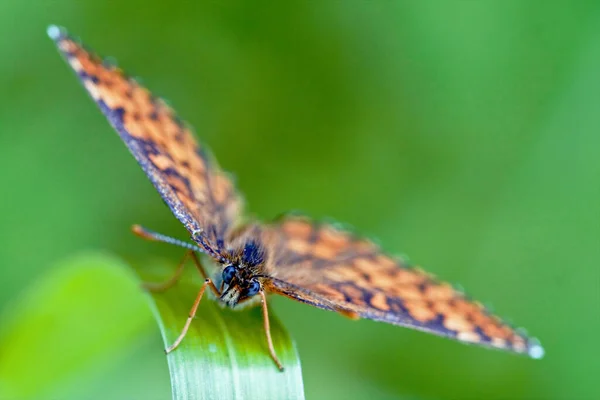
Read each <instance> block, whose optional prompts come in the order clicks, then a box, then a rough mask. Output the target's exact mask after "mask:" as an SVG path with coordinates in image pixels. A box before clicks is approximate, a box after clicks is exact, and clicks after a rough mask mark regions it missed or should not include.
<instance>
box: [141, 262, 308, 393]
mask: <svg viewBox="0 0 600 400" xmlns="http://www.w3.org/2000/svg"><path fill="white" fill-rule="evenodd" d="M190 264H191V262H190ZM135 270H136V272H138V273H139V275H140V279H142V280H144V281H154V282H156V281H161V280H162V281H164V280H165V279H167V278H169V277H170V275H172V274H173V272H174V271H175V263H173V262H168V263H156V262H153V263H150V264H145V265H143V266H139V267H136V268H135ZM201 282H202V280H201V279H200V277H199V274H198V272H197V271H196V269H195V268H193V267H192V266H191V265H190V266H189V268H187V271H186V273H185V274H184V275H183V276H182V278H181V279H180V280H179V281H178V283H177V284H176V285H175V286H174V287H172V288H170V289H168V290H167V291H164V292H151V293H150V295H151V298H152V300H153V305H154V307H153V308H154V314H155V316H156V319H157V321H158V323H159V326H160V330H161V333H162V336H163V340H164V343H165V347H167V346H168V345H170V344H172V343H173V342H174V341H175V339H176V338H177V336H178V335H179V333H180V332H181V329H182V328H183V325H184V323H185V320H186V318H187V316H188V314H189V311H190V308H191V306H192V304H193V302H194V299H195V297H196V294H197V292H198V290H199V289H200V286H201ZM209 292H210V291H209V290H206V292H205V295H204V296H205V297H204V298H203V299H202V301H201V303H200V306H199V307H198V312H197V314H196V318H195V319H194V320H193V322H192V324H191V326H190V329H189V331H188V333H187V335H186V337H185V338H184V339H183V341H182V343H181V344H180V345H179V347H178V348H177V349H175V350H174V351H172V352H171V353H170V354H169V355H168V356H167V360H168V362H169V370H170V373H171V383H172V390H173V398H175V399H197V398H201V399H258V398H261V399H262V398H265V399H303V398H304V389H303V384H302V374H301V368H300V361H299V358H298V354H297V351H296V348H295V346H294V343H293V342H292V340H291V339H290V337H289V336H288V335H287V333H286V332H285V330H284V329H283V327H282V325H281V323H280V322H279V320H278V319H277V318H276V317H275V316H274V315H273V313H272V311H271V312H270V322H271V335H272V337H273V343H274V345H275V351H276V352H277V355H278V356H279V358H280V360H281V362H282V363H283V365H284V368H285V371H284V372H280V371H279V370H278V369H277V367H276V366H275V363H274V362H273V360H272V359H271V357H270V355H269V351H268V347H267V342H266V338H265V331H264V326H263V318H262V312H261V309H260V307H254V308H251V309H244V310H241V311H232V310H229V309H225V308H221V307H219V306H218V305H217V303H216V302H215V301H214V300H213V299H210V297H212V295H211V294H209Z"/></svg>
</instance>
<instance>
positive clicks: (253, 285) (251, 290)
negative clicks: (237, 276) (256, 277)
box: [246, 281, 260, 297]
mask: <svg viewBox="0 0 600 400" xmlns="http://www.w3.org/2000/svg"><path fill="white" fill-rule="evenodd" d="M259 290H260V283H258V282H256V281H251V282H250V286H248V291H247V293H246V295H247V296H248V297H250V296H254V295H255V294H256V293H258V291H259Z"/></svg>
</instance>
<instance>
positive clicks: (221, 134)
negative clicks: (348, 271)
mask: <svg viewBox="0 0 600 400" xmlns="http://www.w3.org/2000/svg"><path fill="white" fill-rule="evenodd" d="M50 23H55V24H59V25H64V26H66V27H67V28H68V29H69V30H70V31H71V32H72V33H73V34H75V35H77V36H80V37H81V38H82V39H83V40H84V41H85V42H86V44H88V45H89V46H91V47H92V48H94V49H95V50H96V51H98V52H99V53H100V54H102V55H104V56H114V57H115V58H117V59H118V61H119V65H120V66H122V67H123V68H124V69H125V70H127V71H128V72H129V73H130V74H132V75H139V76H141V77H143V80H144V82H145V84H146V85H147V86H149V87H150V88H151V89H152V90H153V91H154V92H155V93H157V94H158V95H161V96H164V97H165V98H166V99H167V100H168V101H170V102H171V104H173V105H174V106H175V107H176V108H177V110H178V111H179V113H180V115H181V116H182V117H183V118H184V119H186V120H187V121H189V122H190V123H191V124H192V125H193V126H195V128H196V132H197V134H198V136H199V137H200V138H201V140H202V141H203V142H204V143H207V144H208V145H209V146H210V147H211V148H212V150H213V152H214V153H215V155H216V156H217V158H218V159H219V161H220V163H221V165H222V166H223V167H224V168H225V169H227V170H229V171H231V172H232V173H234V174H235V175H236V177H237V182H238V186H239V188H240V190H241V191H242V192H243V193H244V194H245V196H246V199H247V200H248V204H249V209H250V210H251V212H252V213H255V214H256V215H257V216H259V217H261V218H265V219H268V218H272V217H274V216H275V215H277V214H279V213H281V212H282V211H286V210H290V209H299V210H302V211H304V212H306V213H308V214H310V215H313V216H315V217H317V218H322V217H330V218H333V219H335V220H339V221H342V222H348V223H349V224H351V225H352V226H354V227H355V228H356V229H357V230H358V231H359V232H362V233H364V234H365V235H368V236H372V237H376V238H378V239H379V241H380V242H381V243H382V245H383V247H384V248H385V249H387V250H388V251H389V252H391V253H406V254H408V255H409V256H410V258H411V259H412V260H413V261H414V262H416V263H418V264H420V265H423V266H424V267H425V268H426V269H428V270H429V271H431V272H433V273H435V274H437V275H439V276H440V277H442V278H444V279H447V280H449V281H451V282H458V283H460V284H461V285H462V286H464V287H465V288H466V289H467V292H468V293H469V294H471V295H472V296H473V297H475V298H478V299H481V300H482V301H484V302H491V303H492V304H493V305H494V306H495V307H494V308H495V311H496V312H497V313H498V314H500V315H502V316H506V317H509V318H511V319H512V320H513V321H515V323H516V324H518V325H522V326H524V327H526V328H527V329H528V330H529V331H530V332H531V333H532V334H533V335H535V336H537V337H539V338H540V340H541V341H542V344H543V345H544V347H545V348H546V353H547V354H546V357H545V358H544V359H543V360H541V361H535V360H530V359H527V358H525V357H517V356H513V355H510V354H505V353H501V352H496V351H488V350H484V349H481V348H477V347H470V346H464V345H461V344H458V343H455V342H452V341H448V340H444V339H440V338H437V337H432V336H429V335H426V334H422V333H418V332H413V331H410V330H407V329H400V328H397V327H394V326H388V325H384V324H379V323H375V322H371V321H360V322H353V321H350V320H347V319H344V318H341V317H339V316H337V315H335V314H333V313H328V312H325V311H321V310H317V309H312V308H310V307H307V306H304V305H302V304H296V303H293V302H291V301H289V300H286V299H274V302H273V303H274V305H273V308H274V309H275V312H276V313H277V314H278V316H279V317H280V318H281V319H282V320H283V322H284V324H285V325H286V326H287V328H288V329H289V330H290V332H291V333H292V336H293V337H294V338H295V340H296V341H297V344H298V347H299V351H300V355H301V359H302V363H303V373H304V379H305V388H306V394H307V397H308V398H310V399H337V398H348V399H349V398H355V399H363V398H370V399H380V398H381V399H391V398H404V399H446V398H487V399H508V398H511V399H513V398H514V399H517V398H522V399H532V398H545V399H554V398H556V399H587V398H598V397H599V396H600V390H599V389H598V384H597V378H598V376H599V374H600V357H599V355H600V346H599V345H598V339H597V338H598V330H599V329H600V269H599V262H600V207H599V204H600V179H599V178H600V154H599V150H600V3H598V2H574V3H570V2H542V1H516V0H514V1H512V0H497V1H491V0H489V1H479V2H476V1H446V2H443V1H431V2H418V1H411V2H401V1H395V2H394V1H390V2H375V1H373V2H368V1H350V0H346V1H343V2H342V1H305V0H294V1H286V2H279V3H277V4H275V2H267V1H230V2H219V1H214V0H211V1H198V2H189V3H183V2H182V3H180V4H175V3H169V2H161V1H143V2H141V1H138V2H136V1H119V2H117V1H110V2H101V1H97V2H93V1H89V2H81V1H75V0H70V1H67V0H53V1H41V0H38V1H35V2H34V1H30V2H18V1H16V0H8V1H3V2H1V3H0V72H1V73H0V177H1V181H2V196H0V238H1V241H0V265H1V268H0V312H1V313H2V315H4V316H6V315H8V314H10V313H11V312H13V311H12V310H13V306H14V305H15V304H16V303H18V301H19V299H20V298H22V296H23V293H25V292H26V290H32V289H31V287H35V285H36V282H37V281H39V279H41V277H42V276H44V275H45V274H48V273H49V270H51V268H52V265H56V263H57V262H59V261H60V260H63V259H65V258H67V257H69V256H71V255H72V254H75V253H78V252H80V251H82V250H88V249H103V250H108V251H110V252H112V253H114V254H116V255H119V256H122V257H124V258H126V259H131V260H145V259H146V260H147V259H152V258H166V259H170V260H172V262H173V264H175V263H176V262H177V261H178V260H179V258H180V257H181V255H182V253H181V251H180V250H179V249H176V248H170V247H169V246H165V245H153V244H149V243H147V242H144V241H141V240H139V239H137V238H135V237H133V236H132V235H131V234H130V233H129V226H130V225H131V224H133V223H141V224H143V225H145V226H147V227H149V228H152V229H155V230H158V231H160V232H163V233H166V234H170V235H173V236H176V237H181V238H185V237H186V235H185V232H184V230H183V228H182V227H181V226H180V225H179V223H178V222H177V220H176V219H175V218H174V217H173V216H172V215H171V213H170V212H169V210H168V209H167V208H166V207H165V206H164V205H163V204H162V202H161V200H160V198H159V196H158V194H157V193H156V192H155V190H154V189H153V188H152V186H151V185H150V183H149V182H148V180H147V179H146V178H145V176H144V174H143V172H142V171H141V169H140V168H139V167H138V166H137V165H136V163H135V161H134V160H133V158H132V157H131V156H130V155H129V153H128V151H127V150H126V149H125V147H124V145H123V144H122V143H121V142H120V140H119V138H118V137H117V135H116V134H115V133H114V132H112V130H111V129H110V127H109V125H108V124H107V123H106V121H105V120H104V117H103V116H102V115H101V113H100V112H99V111H98V110H97V109H96V106H95V105H94V104H93V102H92V101H91V100H90V99H89V98H88V96H87V94H86V93H85V92H84V91H83V89H82V88H81V86H80V85H79V83H78V82H77V81H76V78H75V76H74V74H73V73H72V72H71V71H70V70H69V68H68V67H67V65H66V64H65V63H64V61H63V60H62V59H61V58H60V57H59V55H58V53H57V52H56V49H55V48H54V45H53V43H52V42H51V41H50V40H49V39H48V38H47V36H46V33H45V30H46V26H47V25H48V24H50ZM99 285H100V286H102V284H99ZM28 288H29V289H28ZM130 292H131V293H135V292H136V291H135V290H131V291H130ZM101 293H107V292H106V290H105V291H104V292H101ZM87 295H88V297H87V298H86V299H82V297H85V294H81V293H80V294H78V295H77V296H74V298H73V299H72V301H73V304H78V303H79V302H82V301H83V302H85V303H86V304H89V306H90V308H89V310H90V312H89V315H88V314H86V313H81V314H78V315H80V318H76V319H75V320H73V321H71V322H72V324H73V330H72V331H69V332H71V334H72V335H78V334H83V333H85V332H86V331H87V330H86V329H85V327H86V326H88V325H89V324H91V323H92V324H93V322H90V319H92V320H93V319H94V318H95V316H96V315H98V314H100V315H102V318H103V319H104V321H105V323H106V325H105V326H104V327H102V326H101V327H98V331H94V332H95V333H96V334H97V335H98V340H99V341H102V343H103V346H105V348H106V349H110V348H113V351H110V350H106V351H104V350H103V351H100V352H99V353H100V354H101V356H98V357H100V358H101V361H98V362H88V363H87V364H85V365H83V364H82V365H81V368H79V367H77V364H76V361H74V362H75V364H74V365H75V369H76V370H78V371H79V372H78V373H79V377H78V378H77V379H75V380H65V381H60V380H57V381H56V383H55V384H56V387H55V388H54V390H55V392H54V393H61V394H62V396H65V394H66V393H67V394H70V395H72V396H73V397H77V398H86V399H94V398H98V399H100V398H109V397H111V398H165V397H168V396H169V394H170V389H169V380H168V371H167V363H166V360H165V357H164V355H163V352H162V343H161V341H160V336H159V334H158V329H157V328H156V326H155V325H154V324H153V321H152V317H151V314H150V312H149V311H145V308H144V307H140V308H139V309H140V310H141V312H142V314H141V316H140V317H139V319H140V320H141V322H140V324H139V326H140V327H141V328H139V329H138V328H136V329H137V330H135V335H134V336H132V338H131V340H129V341H128V342H127V343H124V341H123V340H121V341H117V342H118V343H117V344H115V345H114V346H111V341H110V340H111V339H110V338H114V337H119V336H120V332H121V330H122V329H125V328H123V327H121V326H115V325H111V324H110V315H111V313H112V312H115V308H119V306H118V305H115V304H111V303H110V302H107V299H106V297H107V296H106V295H104V296H102V295H98V294H97V293H88V294H87ZM138 301H139V299H137V297H136V300H135V301H134V300H132V302H134V303H135V302H138ZM136 304H138V303H136ZM57 312H60V311H57ZM0 321H1V319H0ZM130 331H131V329H130V330H128V331H127V332H130ZM0 332H1V330H0ZM103 332H106V333H103ZM38 334H39V335H44V332H43V331H42V332H39V333H38ZM48 346H49V348H51V347H52V343H49V344H48ZM117 350H118V351H117ZM32 351H33V350H32ZM23 356H24V357H25V359H27V357H30V358H31V359H35V357H36V356H35V354H33V355H27V354H24V355H23ZM0 357H2V349H1V348H0ZM57 357H58V358H60V355H58V356H57ZM75 360H77V358H75ZM59 364H60V363H59ZM55 368H59V367H57V366H56V365H53V364H52V361H50V362H49V363H46V364H44V365H32V366H31V371H32V382H31V384H32V385H35V384H36V378H35V376H36V374H35V370H36V369H41V370H53V369H55ZM0 382H2V377H0ZM61 385H62V386H61Z"/></svg>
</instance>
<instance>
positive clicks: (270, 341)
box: [259, 290, 283, 372]
mask: <svg viewBox="0 0 600 400" xmlns="http://www.w3.org/2000/svg"><path fill="white" fill-rule="evenodd" d="M259 293H260V297H261V303H262V311H263V319H264V325H265V334H266V335H267V345H268V346H269V353H271V358H272V359H273V361H275V364H276V365H277V368H279V370H280V371H282V372H283V365H282V364H281V361H279V358H277V354H276V353H275V348H274V347H273V339H271V326H270V324H269V310H268V307H267V296H266V295H265V292H264V291H262V290H261V291H260V292H259Z"/></svg>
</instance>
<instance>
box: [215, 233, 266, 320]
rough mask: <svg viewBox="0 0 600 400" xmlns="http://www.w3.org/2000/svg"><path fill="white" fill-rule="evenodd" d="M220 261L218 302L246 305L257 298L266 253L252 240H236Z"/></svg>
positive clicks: (263, 271)
mask: <svg viewBox="0 0 600 400" xmlns="http://www.w3.org/2000/svg"><path fill="white" fill-rule="evenodd" d="M238 243H239V244H237V245H236V246H235V247H234V248H233V250H230V251H228V253H227V254H226V255H225V257H224V260H223V262H221V266H222V270H221V285H220V290H221V296H220V297H219V301H220V302H221V303H222V304H223V305H226V306H227V307H230V308H235V307H237V306H239V305H242V304H243V305H244V306H246V305H250V304H254V303H255V302H256V301H258V300H260V297H259V296H256V295H257V294H258V293H259V292H260V291H261V290H262V288H263V284H264V282H265V280H266V279H267V276H266V274H265V260H266V254H265V250H264V247H263V246H262V245H261V243H260V242H258V241H257V240H256V239H246V240H242V241H239V242H238Z"/></svg>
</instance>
